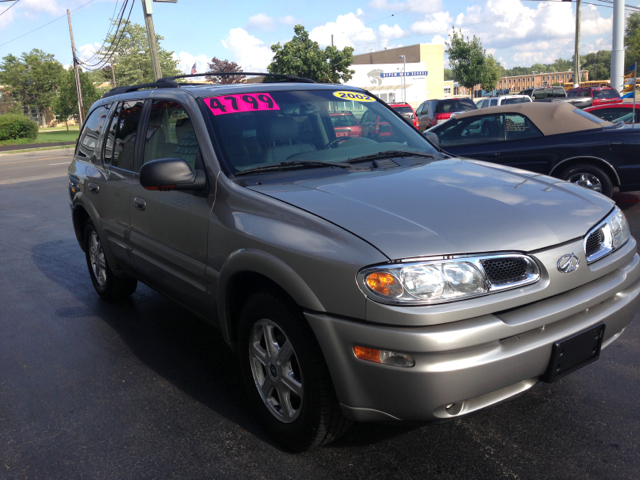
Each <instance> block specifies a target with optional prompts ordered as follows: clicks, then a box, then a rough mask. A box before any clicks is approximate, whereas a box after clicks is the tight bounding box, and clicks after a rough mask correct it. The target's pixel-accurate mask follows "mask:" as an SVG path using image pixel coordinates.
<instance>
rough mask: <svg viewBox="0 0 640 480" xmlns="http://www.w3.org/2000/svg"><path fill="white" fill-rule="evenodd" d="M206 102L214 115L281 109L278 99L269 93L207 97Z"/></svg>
mask: <svg viewBox="0 0 640 480" xmlns="http://www.w3.org/2000/svg"><path fill="white" fill-rule="evenodd" d="M205 103H206V104H208V105H209V110H211V113H213V114H214V115H224V114H226V113H240V112H259V111H263V110H280V107H279V106H278V104H277V103H276V101H275V100H274V99H273V98H272V97H271V95H269V94H268V93H245V94H240V95H225V96H221V97H211V98H206V99H205Z"/></svg>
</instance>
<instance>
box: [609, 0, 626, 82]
mask: <svg viewBox="0 0 640 480" xmlns="http://www.w3.org/2000/svg"><path fill="white" fill-rule="evenodd" d="M624 23H625V18H624V0H613V38H612V40H613V41H612V42H611V43H612V47H613V48H612V49H611V86H612V87H613V88H615V89H616V90H618V91H621V90H622V84H623V78H622V76H623V75H624Z"/></svg>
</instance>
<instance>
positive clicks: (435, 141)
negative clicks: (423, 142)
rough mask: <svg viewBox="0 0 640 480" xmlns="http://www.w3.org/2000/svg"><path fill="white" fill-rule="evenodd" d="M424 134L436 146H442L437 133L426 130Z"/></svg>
mask: <svg viewBox="0 0 640 480" xmlns="http://www.w3.org/2000/svg"><path fill="white" fill-rule="evenodd" d="M422 135H424V137H425V138H426V139H427V140H429V141H430V142H431V143H432V144H433V145H434V146H435V147H436V148H440V139H439V138H438V136H437V135H436V134H435V133H433V132H429V131H426V132H424V133H423V134H422Z"/></svg>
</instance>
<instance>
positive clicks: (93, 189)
mask: <svg viewBox="0 0 640 480" xmlns="http://www.w3.org/2000/svg"><path fill="white" fill-rule="evenodd" d="M87 189H88V190H89V191H90V192H91V193H98V192H99V191H100V186H99V185H98V184H96V183H92V182H90V183H88V184H87Z"/></svg>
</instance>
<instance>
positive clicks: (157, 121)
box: [144, 100, 200, 170]
mask: <svg viewBox="0 0 640 480" xmlns="http://www.w3.org/2000/svg"><path fill="white" fill-rule="evenodd" d="M144 145H145V147H144V163H147V162H150V161H151V160H157V159H159V158H181V159H183V160H184V161H185V162H187V164H189V167H191V170H195V169H196V158H197V157H198V154H199V152H200V148H199V146H198V139H197V138H196V134H195V131H194V129H193V124H192V123H191V119H190V118H189V115H188V114H187V111H186V110H185V109H184V107H183V106H182V105H180V104H179V103H177V102H174V101H171V100H154V101H153V104H152V105H151V114H150V115H149V123H148V125H147V133H146V135H145V143H144Z"/></svg>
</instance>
